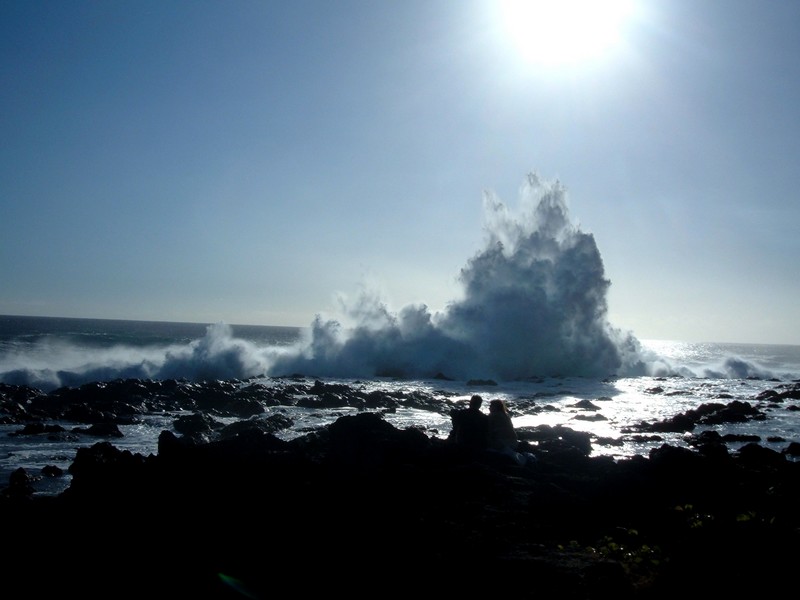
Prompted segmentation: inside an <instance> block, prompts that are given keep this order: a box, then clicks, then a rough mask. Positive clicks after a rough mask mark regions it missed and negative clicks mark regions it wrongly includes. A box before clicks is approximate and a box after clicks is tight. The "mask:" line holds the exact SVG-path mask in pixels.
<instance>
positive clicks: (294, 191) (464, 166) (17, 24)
mask: <svg viewBox="0 0 800 600" xmlns="http://www.w3.org/2000/svg"><path fill="white" fill-rule="evenodd" d="M506 4H507V3H502V2H499V1H488V0H483V1H479V0H424V1H422V0H403V1H402V2H399V1H398V2H389V1H387V2H372V1H369V0H338V1H322V0H320V1H312V0H292V1H291V2H288V1H280V2H278V1H268V0H261V1H253V0H231V1H222V0H219V1H205V0H195V1H191V2H190V1H177V0H157V1H151V0H136V1H127V2H126V1H114V0H111V1H104V2H100V1H92V2H87V1H84V0H72V1H70V2H62V1H52V2H50V1H39V0H24V1H23V0H19V1H9V0H2V1H0V139H2V143H0V314H18V315H35V316H66V317H94V318H115V319H143V320H165V321H190V322H208V323H212V322H220V321H222V322H227V323H232V324H257V325H289V326H298V327H305V326H308V325H309V324H310V323H311V322H312V320H313V319H314V317H315V315H317V314H319V313H326V312H330V311H335V310H336V307H337V306H338V305H339V303H340V302H341V301H342V299H343V298H352V297H356V296H358V295H359V294H360V293H361V292H362V291H364V290H369V291H370V292H371V293H376V294H378V295H379V296H380V297H381V298H382V299H383V301H384V302H385V303H386V304H387V306H388V307H389V308H390V309H392V310H395V309H399V308H401V307H404V306H406V305H409V304H424V305H426V306H427V307H428V308H429V309H430V310H431V311H432V312H435V311H438V310H440V309H443V308H444V307H445V306H446V305H447V303H448V302H449V301H450V300H451V299H452V298H454V297H455V296H456V295H457V294H458V293H459V286H460V283H459V280H458V277H459V273H460V271H461V269H462V268H464V266H465V264H466V263H467V261H469V259H470V258H471V257H472V256H473V255H475V254H476V252H477V251H478V250H479V249H480V248H481V247H482V245H483V243H484V241H485V238H484V236H485V231H484V212H483V197H484V193H485V192H486V191H490V192H492V193H494V194H496V196H497V197H499V198H500V199H501V200H502V201H503V202H504V203H507V204H508V205H509V206H514V205H515V203H516V202H517V197H518V193H519V190H520V187H521V186H522V184H523V182H524V181H525V178H526V176H527V174H528V173H530V172H535V173H537V174H538V175H539V176H540V177H541V178H543V179H545V180H549V181H555V180H558V181H559V182H561V184H562V185H563V186H564V187H565V188H566V190H567V198H568V205H569V210H570V214H571V216H572V218H573V220H574V221H575V222H576V223H577V225H578V226H579V227H580V229H581V230H582V231H584V232H587V233H591V234H592V235H593V236H594V239H595V241H596V244H597V247H598V248H599V250H600V253H601V256H602V260H603V265H604V267H605V274H606V277H607V279H608V280H609V281H610V282H611V285H610V289H609V292H608V319H609V321H610V322H611V323H612V324H613V325H614V326H616V327H619V328H621V329H624V330H630V331H631V332H633V333H634V334H635V335H636V336H637V337H638V338H640V339H665V340H683V341H698V342H702V341H714V342H742V343H781V344H800V301H798V299H799V298H800V263H798V256H800V236H798V235H797V224H798V223H800V202H798V199H797V192H798V189H800V119H799V118H798V117H800V62H798V61H797V56H800V33H798V32H799V31H800V29H798V24H800V3H799V2H790V1H779V0H747V1H745V0H726V1H725V2H721V1H718V0H713V1H712V0H639V1H636V0H631V3H630V5H629V6H628V9H629V10H628V12H627V13H625V18H624V20H622V21H621V22H620V23H618V24H616V26H615V28H614V27H612V26H608V32H609V33H608V35H607V36H606V37H605V38H603V40H601V41H602V42H603V43H604V44H605V45H601V42H597V44H595V45H594V46H591V45H587V47H584V42H585V41H586V40H588V39H589V38H590V37H591V36H594V35H595V34H596V33H598V32H599V29H600V27H601V26H603V27H606V26H605V25H602V23H603V22H604V17H605V16H606V15H588V17H589V18H588V20H584V19H582V16H583V15H585V14H587V13H588V11H589V10H590V8H589V7H587V6H581V5H580V4H578V5H577V6H575V7H573V8H572V12H571V14H570V17H569V19H568V20H567V21H566V23H563V22H562V21H561V20H559V18H558V17H557V16H554V15H539V16H533V17H530V16H526V15H524V14H522V13H518V12H510V11H511V8H509V7H508V6H506ZM585 22H588V23H589V26H588V29H581V27H582V26H583V24H584V23H585ZM540 26H542V27H540ZM520 31H521V32H522V34H521V37H520ZM574 35H577V36H578V37H577V38H575V39H573V37H571V36H574ZM546 36H553V37H546ZM537 40H538V41H542V40H544V41H545V42H546V43H545V50H541V49H539V50H538V51H537V50H536V49H535V48H534V47H533V46H532V45H531V44H530V43H531V42H532V41H537ZM562 42H566V45H565V44H564V43H562Z"/></svg>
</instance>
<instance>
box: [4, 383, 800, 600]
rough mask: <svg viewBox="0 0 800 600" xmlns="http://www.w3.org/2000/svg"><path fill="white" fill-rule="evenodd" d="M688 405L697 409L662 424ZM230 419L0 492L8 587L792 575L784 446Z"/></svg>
mask: <svg viewBox="0 0 800 600" xmlns="http://www.w3.org/2000/svg"><path fill="white" fill-rule="evenodd" d="M129 385H130V384H129ZM9 391H10V390H9V388H5V389H4V390H3V392H4V394H5V395H4V410H5V413H6V414H8V408H7V406H6V404H7V402H8V401H9V398H10V395H9ZM329 391H330V390H329ZM16 393H18V394H19V393H22V392H21V391H20V390H16ZM30 404H31V403H28V406H30ZM63 406H66V404H65V403H62V408H63ZM73 410H74V405H73ZM708 412H709V409H707V410H706V413H705V414H707V413H708ZM691 418H694V419H699V418H701V415H700V414H691V415H683V416H682V418H681V419H673V420H672V421H673V423H672V424H673V425H675V424H677V423H682V425H683V426H685V424H686V421H687V419H691ZM235 425H236V426H235V427H230V428H226V429H225V430H213V428H211V427H210V426H209V425H208V423H207V422H204V417H203V416H202V415H200V416H198V417H197V418H196V419H194V421H187V422H184V423H183V424H182V431H183V433H181V429H178V435H176V434H175V433H173V432H170V431H164V432H162V434H161V436H160V437H159V442H158V452H157V453H156V454H152V455H148V456H142V455H140V454H132V453H131V452H129V451H123V450H119V449H118V448H116V447H115V446H114V445H113V443H111V442H107V441H103V442H97V443H95V444H92V445H90V446H87V447H84V448H81V449H80V450H79V451H78V453H77V455H76V457H75V459H74V461H73V463H72V464H71V466H70V468H69V471H70V474H71V476H72V481H71V484H70V486H69V488H68V489H67V490H66V491H64V492H63V493H61V494H59V495H58V496H54V497H38V496H36V495H35V494H32V493H31V486H30V481H31V478H32V477H33V476H34V474H30V473H26V472H25V471H24V469H20V470H18V471H17V472H15V473H14V474H13V475H12V477H11V479H10V481H9V483H8V486H7V487H5V488H3V489H2V491H1V493H0V515H1V516H2V523H3V535H4V558H3V560H2V565H3V566H2V568H3V570H4V571H5V573H6V575H7V576H6V577H5V578H4V581H5V582H6V583H5V585H6V586H11V585H12V584H11V582H12V581H14V582H16V583H15V586H12V587H10V588H9V589H16V590H20V589H23V590H25V595H30V596H35V595H38V594H47V595H50V594H66V595H70V594H72V593H76V594H79V595H80V596H82V597H84V598H99V597H104V598H107V597H140V596H143V595H148V596H165V595H176V596H180V597H198V598H237V597H238V598H241V597H247V598H268V597H270V596H273V595H274V594H276V593H291V594H302V595H305V594H309V593H310V594H318V593H328V592H333V593H345V594H347V595H348V596H349V597H351V598H353V597H356V598H361V597H368V596H369V597H374V596H376V595H390V596H395V595H400V594H412V593H413V594H415V595H417V596H433V595H439V594H447V595H451V594H469V595H476V594H484V593H505V594H513V595H514V597H517V598H534V597H539V596H541V595H542V594H543V593H554V594H558V596H559V597H562V598H575V599H584V598H586V599H588V598H612V597H616V598H642V599H661V598H664V599H666V598H674V597H675V596H676V595H685V594H689V593H692V595H703V594H712V593H713V594H715V595H716V596H725V595H727V596H729V597H744V596H746V595H748V594H749V593H758V594H764V593H775V594H777V593H781V594H782V593H784V592H783V590H784V589H785V587H786V586H793V585H795V583H794V579H795V576H794V575H795V574H794V569H795V568H796V565H797V564H798V559H800V511H799V510H798V509H799V508H800V463H798V462H795V461H794V460H790V459H789V457H790V455H791V453H792V452H796V451H797V447H796V445H795V444H792V445H790V452H784V453H781V452H776V451H774V450H771V449H768V448H765V447H763V446H761V445H759V444H758V443H755V442H753V443H748V444H746V445H744V446H743V447H741V448H740V449H739V450H738V451H736V452H730V451H729V450H728V449H727V447H726V446H725V444H724V442H723V441H722V440H720V439H718V438H715V436H713V435H708V434H700V435H697V438H696V444H695V446H694V449H691V450H690V449H686V448H676V447H673V446H669V445H662V446H661V447H660V448H658V449H656V450H653V451H652V452H651V453H650V455H649V456H647V457H634V458H632V459H629V460H619V461H614V460H612V459H610V458H603V457H590V456H589V453H590V450H591V444H590V443H589V440H588V438H587V436H585V435H584V434H580V433H576V432H572V431H570V430H568V429H565V428H558V429H554V428H537V429H536V430H530V431H520V437H521V439H522V440H523V441H521V442H520V450H524V451H526V452H530V453H531V454H533V455H534V456H535V457H536V461H535V462H534V463H533V464H530V465H527V466H524V467H521V466H519V465H517V464H516V463H511V462H510V461H508V460H507V458H506V457H505V456H503V455H498V454H493V453H491V452H485V453H480V454H477V455H475V454H469V453H466V452H464V451H462V450H460V449H459V448H457V447H455V446H454V445H453V444H451V443H449V442H448V441H446V440H443V439H439V438H436V437H429V436H428V435H426V434H425V433H424V432H423V431H420V430H417V429H414V428H409V429H397V428H395V427H394V426H392V425H391V424H389V423H387V422H386V421H385V420H384V419H383V417H382V415H381V413H380V411H369V410H366V411H364V412H362V413H359V414H356V415H353V416H343V417H340V418H339V419H337V420H336V421H335V422H333V423H332V424H330V425H328V426H326V427H323V428H320V429H319V430H317V431H313V432H309V433H308V434H306V435H304V436H301V437H298V438H296V439H293V440H291V441H283V440H281V439H279V438H277V437H276V436H275V435H274V430H271V428H272V427H279V426H280V425H279V424H270V423H269V422H268V421H267V422H265V421H263V420H261V421H257V420H250V419H242V420H241V421H240V422H239V423H237V424H235ZM666 426H668V424H652V428H653V430H657V429H658V427H666ZM212 431H213V433H212Z"/></svg>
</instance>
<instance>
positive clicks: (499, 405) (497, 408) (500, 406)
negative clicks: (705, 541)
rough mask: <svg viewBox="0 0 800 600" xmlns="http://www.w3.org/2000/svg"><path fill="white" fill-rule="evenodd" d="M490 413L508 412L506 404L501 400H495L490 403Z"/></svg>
mask: <svg viewBox="0 0 800 600" xmlns="http://www.w3.org/2000/svg"><path fill="white" fill-rule="evenodd" d="M489 412H508V409H507V408H506V403H505V402H503V401H502V400H501V399H500V398H495V399H494V400H490V401H489Z"/></svg>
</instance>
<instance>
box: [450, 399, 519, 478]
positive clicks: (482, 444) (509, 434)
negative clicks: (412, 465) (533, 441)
mask: <svg viewBox="0 0 800 600" xmlns="http://www.w3.org/2000/svg"><path fill="white" fill-rule="evenodd" d="M482 404H483V398H482V397H481V396H479V395H478V394H475V395H474V396H472V398H470V400H469V408H466V409H460V410H455V411H453V412H452V413H451V419H452V422H453V429H452V432H451V434H450V439H451V440H452V441H454V442H455V443H456V444H458V445H459V447H461V448H464V449H465V450H467V451H470V452H482V451H485V450H490V451H493V452H499V453H502V454H505V455H507V456H508V457H509V458H511V459H513V460H514V461H515V462H516V463H518V464H521V465H522V464H526V463H528V462H529V461H531V460H533V456H532V455H531V454H529V453H527V452H525V453H521V452H519V451H518V446H519V439H518V438H517V432H516V430H515V429H514V424H513V423H512V422H511V414H510V413H509V412H508V408H507V407H506V403H505V402H504V401H503V400H500V399H499V398H496V399H494V400H491V401H490V402H489V414H488V415H487V414H486V413H484V412H483V411H482V410H481V405H482Z"/></svg>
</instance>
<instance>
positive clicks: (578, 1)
mask: <svg viewBox="0 0 800 600" xmlns="http://www.w3.org/2000/svg"><path fill="white" fill-rule="evenodd" d="M498 4H499V8H500V18H501V20H502V24H503V30H504V32H505V35H507V36H508V38H509V41H510V42H511V43H512V44H513V45H514V46H515V47H516V50H517V51H518V52H519V53H520V55H521V56H522V58H523V59H524V60H526V61H527V62H530V63H533V64H537V65H541V66H548V67H559V66H568V65H574V64H577V63H583V62H587V61H591V60H595V59H599V58H602V57H603V56H604V55H606V54H607V53H608V52H609V51H611V50H614V49H615V48H616V47H618V46H619V45H621V42H622V40H623V33H624V29H625V27H626V25H628V23H629V22H630V20H631V17H632V14H633V12H634V8H635V2H634V0H499V2H498Z"/></svg>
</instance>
